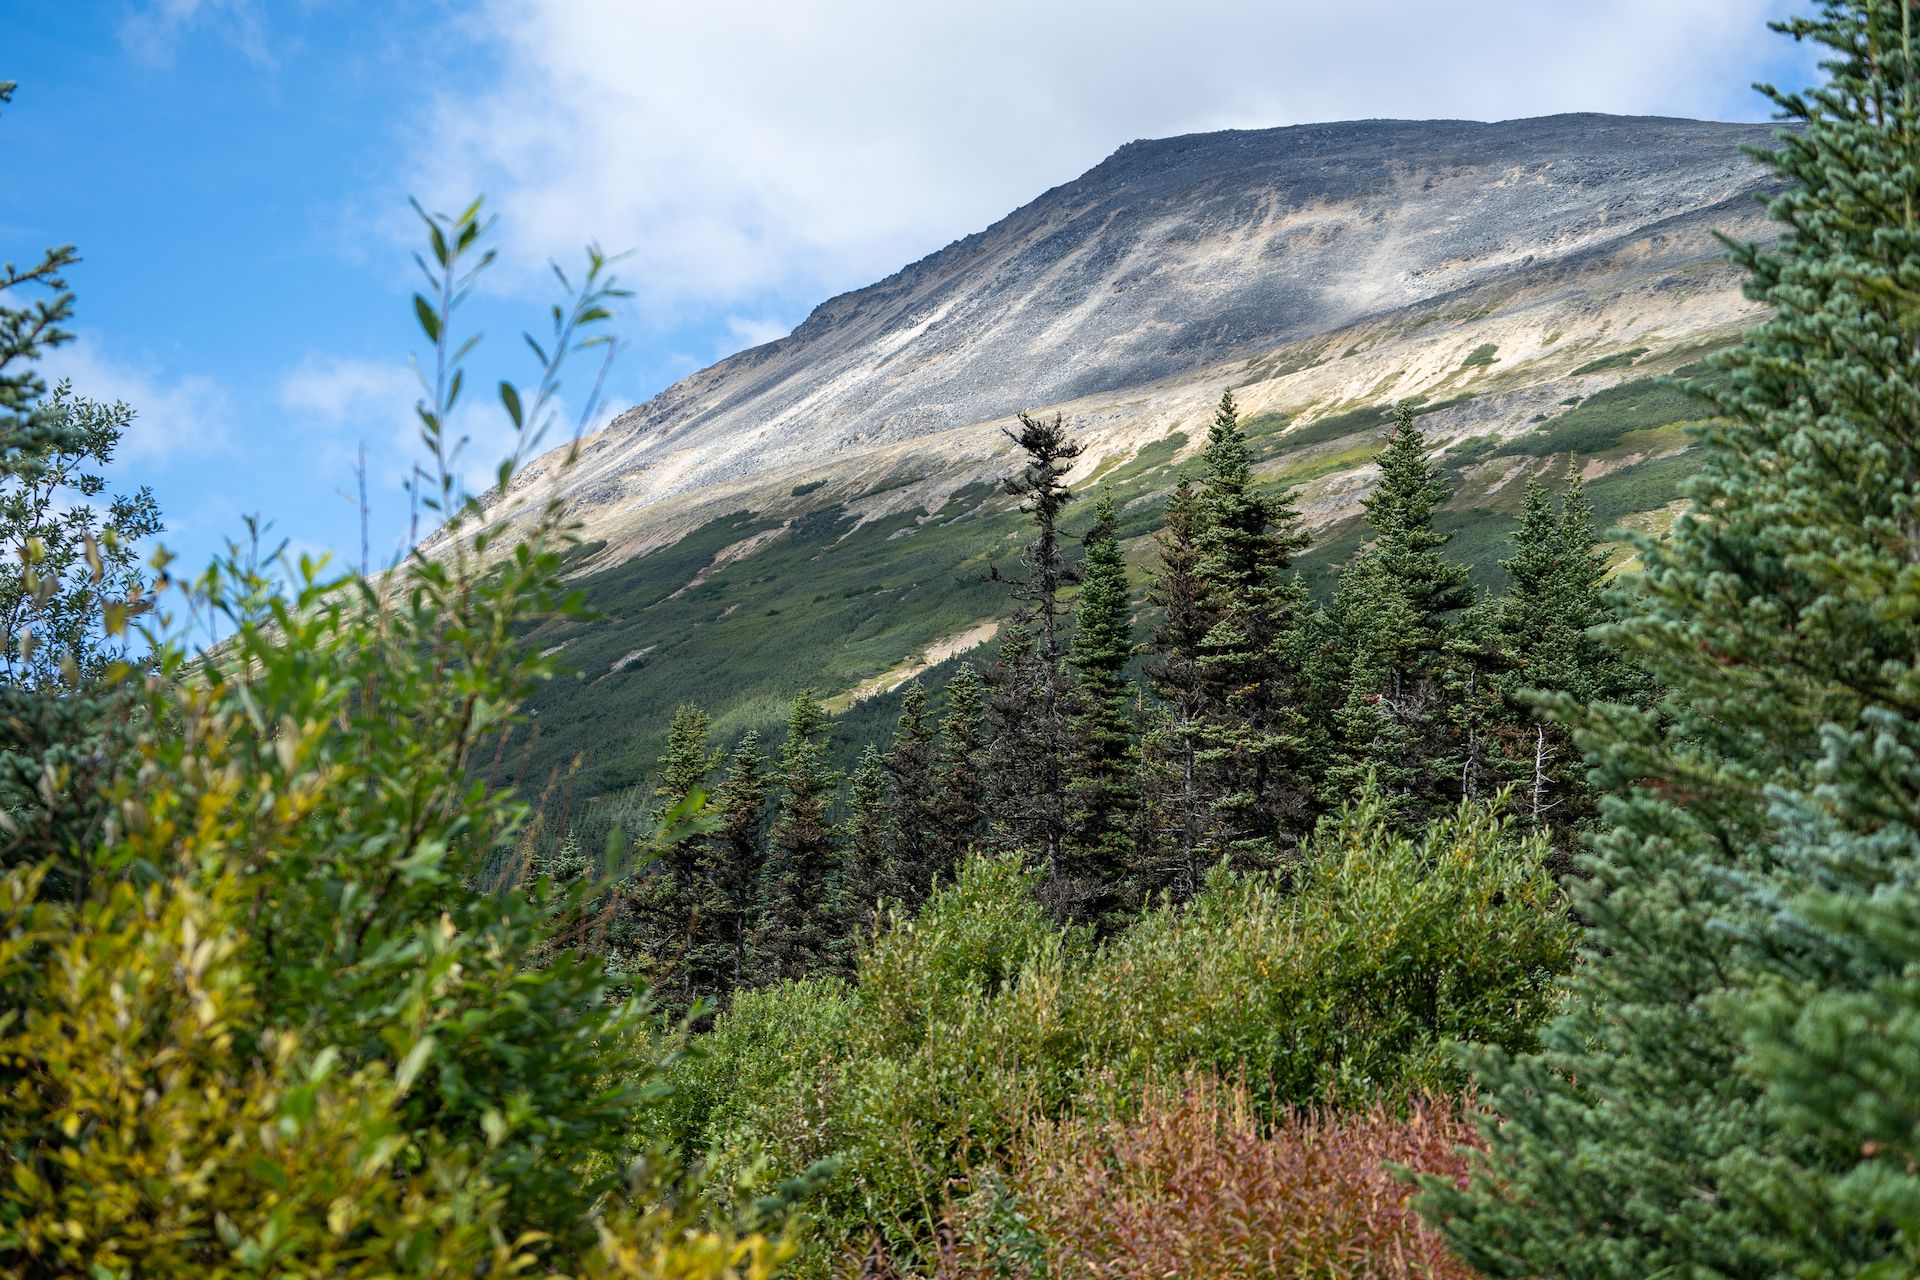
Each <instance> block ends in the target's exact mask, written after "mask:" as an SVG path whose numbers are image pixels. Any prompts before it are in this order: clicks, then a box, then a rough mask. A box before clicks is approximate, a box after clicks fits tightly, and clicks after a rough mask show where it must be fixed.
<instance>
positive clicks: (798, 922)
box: [749, 693, 837, 982]
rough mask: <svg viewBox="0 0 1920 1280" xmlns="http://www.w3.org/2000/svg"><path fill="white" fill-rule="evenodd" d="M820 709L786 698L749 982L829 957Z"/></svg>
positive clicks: (826, 777)
mask: <svg viewBox="0 0 1920 1280" xmlns="http://www.w3.org/2000/svg"><path fill="white" fill-rule="evenodd" d="M826 725H827V713H826V710H825V708H823V707H822V706H821V705H820V703H819V702H818V701H816V700H815V698H814V696H813V694H811V693H802V694H801V695H800V696H799V697H797V698H795V699H794V700H793V710H792V712H791V713H790V714H789V715H788V717H787V740H786V745H785V746H783V747H782V748H781V750H780V769H779V785H780V798H779V802H778V808H777V810H776V812H775V815H774V820H773V830H772V831H771V833H770V834H769V835H768V838H767V844H768V849H767V862H766V872H765V874H764V876H763V878H762V888H761V905H760V918H759V920H758V921H757V922H756V923H755V926H754V931H753V938H752V940H751V942H750V943H749V949H750V951H751V953H752V954H751V957H750V961H749V964H750V968H751V970H752V980H753V981H755V982H773V981H777V980H779V979H781V978H799V977H804V976H806V975H807V974H808V973H811V972H812V971H814V970H815V969H818V968H821V967H822V966H824V965H826V964H827V963H829V962H830V961H831V959H832V942H833V911H832V901H831V898H830V895H829V890H830V888H831V887H832V883H831V882H832V875H833V867H834V838H833V835H834V833H833V824H832V820H831V817H830V813H831V810H832V808H833V801H834V792H835V788H836V785H837V779H836V778H835V777H834V775H833V771H832V770H831V769H829V768H828V767H827V748H826V741H825V738H826Z"/></svg>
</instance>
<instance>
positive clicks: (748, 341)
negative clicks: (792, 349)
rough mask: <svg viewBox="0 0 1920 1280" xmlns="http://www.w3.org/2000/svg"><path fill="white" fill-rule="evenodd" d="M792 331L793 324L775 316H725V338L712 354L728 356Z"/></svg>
mask: <svg viewBox="0 0 1920 1280" xmlns="http://www.w3.org/2000/svg"><path fill="white" fill-rule="evenodd" d="M792 332H793V326H792V325H790V324H788V323H787V322H786V321H785V320H782V319H779V318H778V317H776V316H743V315H730V316H728V317H727V340H726V341H723V342H722V343H721V344H720V347H719V350H717V351H715V352H714V355H715V356H716V357H724V356H730V355H732V354H733V353H734V352H736V351H745V350H746V349H747V348H748V347H758V346H764V345H765V344H767V343H769V342H775V341H778V340H779V339H781V338H784V337H786V336H787V335H788V334H789V333H792Z"/></svg>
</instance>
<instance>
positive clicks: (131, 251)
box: [0, 0, 1809, 559]
mask: <svg viewBox="0 0 1920 1280" xmlns="http://www.w3.org/2000/svg"><path fill="white" fill-rule="evenodd" d="M1794 7H1795V6H1792V5H1788V4H1783V3H1776V2H1775V0H1582V3H1579V4H1574V3H1566V4H1561V3H1558V0H1554V2H1553V3H1543V2H1542V0H1524V2H1522V0H1481V2H1477V3H1476V2H1471V0H1460V2H1459V3H1456V4H1449V5H1434V4H1431V3H1430V2H1429V0H1350V2H1349V3H1347V4H1345V5H1342V6H1330V5H1326V4H1324V3H1323V2H1321V0H1184V2H1182V3H1178V4H1175V3H1144V2H1142V0H1104V2H1102V3H1094V2H1093V0H1057V2H1054V3H1049V2H1047V0H1020V2H1019V3H1015V2H1014V0H970V2H969V3H964V4H963V3H953V2H950V0H922V2H918V3H914V4H905V3H900V2H899V0H831V2H828V0H817V2H807V3H795V2H794V0H787V2H785V3H774V2H772V0H699V3H697V4H696V3H686V2H684V0H683V2H682V3H678V4H671V5H670V4H663V3H653V2H642V0H512V2H511V3H504V2H503V3H475V4H466V5H454V4H443V3H437V2H434V0H401V2H400V3H393V2H392V0H389V2H387V3H365V2H361V0H272V2H271V3H268V2H267V0H7V3H6V4H5V5H4V6H0V78H6V79H14V80H18V81H20V82H21V88H20V91H19V93H18V95H17V96H16V99H15V103H14V106H13V107H12V108H10V109H8V110H7V111H6V112H5V113H4V114H0V156H4V159H5V163H6V166H7V171H8V173H9V175H10V179H9V181H8V182H7V183H6V184H5V185H4V187H0V258H7V259H11V260H15V261H19V260H21V259H25V258H29V257H32V256H34V255H36V254H37V252H38V250H39V249H40V248H42V247H43V246H45V245H47V244H52V243H61V242H68V241H71V242H73V243H76V244H78V245H79V246H80V250H81V253H82V255H83V257H84V259H85V261H84V263H83V264H82V265H81V266H80V267H79V268H78V269H77V270H76V271H75V272H74V273H73V283H74V285H75V286H76V289H77V292H78V294H79V324H78V325H77V326H76V327H77V329H78V330H79V333H80V340H79V341H78V342H77V343H75V344H74V345H73V346H71V347H69V348H67V349H65V350H64V351H63V352H61V353H59V354H58V356H57V357H56V359H55V360H53V361H52V362H51V363H50V372H52V373H55V374H57V375H65V376H71V377H72V378H73V380H74V382H75V385H76V388H77V389H78V390H79V391H80V392H81V393H83V394H88V395H91V396H94V397H96V398H102V399H116V398H117V399H125V400H126V401H128V402H129V403H130V404H131V405H133V406H134V408H135V409H136V410H138V411H139V414H140V417H139V419H138V421H137V423H136V426H135V429H134V431H133V432H132V433H131V435H130V437H129V439H128V441H127V443H126V447H125V449H124V452H123V456H122V458H121V460H120V462H119V463H118V465H117V467H116V478H117V479H119V480H120V481H121V482H122V483H124V484H131V483H147V484H151V485H152V486H153V487H154V489H155V491H156V492H157V493H158V494H159V496H160V500H161V504H162V507H163V510H164V511H165V513H166V515H167V519H168V524H169V531H168V534H167V539H166V540H167V541H168V543H169V544H170V545H172V546H173V547H175V548H176V549H177V550H179V551H181V552H182V553H183V554H184V555H186V556H187V557H189V558H190V559H200V558H203V557H204V556H206V555H207V554H208V553H209V552H211V551H212V550H214V549H215V548H217V547H218V546H219V545H220V542H221V540H222V539H223V538H225V537H227V536H230V535H233V534H235V533H237V532H238V530H239V528H240V522H241V517H242V516H243V515H245V514H248V513H254V512H259V513H263V514H265V515H267V516H268V517H269V518H271V519H272V521H273V523H274V526H275V528H276V529H277V530H278V531H279V533H280V534H281V535H282V536H285V537H287V538H288V539H290V540H291V541H292V542H293V543H294V544H295V545H296V546H297V547H299V548H302V549H308V550H316V551H318V550H324V549H328V548H334V549H337V550H339V551H341V552H347V553H350V554H351V555H352V556H354V557H357V554H358V552H357V547H358V541H359V533H358V528H359V517H358V515H357V513H356V508H355V505H354V503H353V502H352V500H351V499H350V498H349V496H348V495H349V494H350V493H351V491H352V489H353V459H354V456H355V451H356V449H357V448H358V446H359V445H361V444H362V443H364V444H365V446H366V449H367V452H368V457H369V460H370V472H371V477H370V480H371V489H372V492H371V498H372V508H373V525H374V535H375V537H374V541H375V548H376V549H375V556H376V559H378V558H382V557H383V555H385V554H390V553H391V551H392V550H393V548H394V547H395V545H396V544H397V540H398V539H399V537H400V536H401V535H402V533H403V532H404V530H405V527H406V502H405V498H404V495H403V493H402V492H401V489H400V486H399V481H400V477H402V476H403V475H404V474H405V472H406V470H407V468H408V465H409V463H410V461H411V458H412V452H413V445H412V442H411V436H410V429H409V426H408V422H409V417H410V405H411V402H412V398H413V394H414V393H413V389H412V384H411V381H410V379H411V375H410V373H409V372H408V368H407V354H408V352H409V351H411V350H412V349H413V348H414V347H415V346H417V342H416V335H415V332H414V330H413V329H412V322H411V320H410V318H409V315H408V309H407V301H406V300H407V297H408V295H409V293H410V292H411V291H412V288H413V280H412V277H411V272H412V267H411V265H410V263H409V261H408V254H409V252H410V251H411V249H412V248H413V246H414V242H415V240H416V237H415V235H414V224H413V222H412V215H411V214H410V213H409V212H408V210H407V206H406V198H407V196H408V195H409V194H416V195H418V196H420V197H421V198H422V199H423V200H424V201H425V202H427V203H428V204H429V205H430V206H432V207H436V208H444V207H451V206H453V205H456V204H460V203H464V200H465V198H466V197H468V196H470V195H473V194H478V193H482V192H484V193H486V194H487V195H488V196H489V199H490V203H491V204H492V205H493V207H494V208H495V209H496V210H497V212H498V213H499V215H500V218H501V221H500V225H499V228H498V236H497V243H498V247H499V248H500V250H501V253H502V260H501V265H500V267H499V269H498V270H497V271H496V272H495V274H494V276H493V278H492V282H491V284H490V286H489V287H488V288H487V289H486V290H485V291H484V293H483V294H482V295H480V296H479V297H478V298H477V299H476V301H475V304H474V306H473V309H472V311H471V315H470V318H471V319H472V320H473V321H474V322H475V324H476V327H478V328H479V329H481V330H482V331H484V332H485V333H486V334H487V335H488V340H487V342H486V343H485V344H484V345H483V347H482V348H481V355H480V357H479V364H480V366H481V367H480V369H479V370H478V371H479V372H481V373H485V374H488V375H494V374H502V373H504V374H509V375H518V374H523V373H525V372H526V370H525V368H524V362H523V361H522V360H521V353H522V352H523V348H521V346H520V344H519V343H518V341H517V333H518V331H519V330H520V329H522V328H525V327H529V326H531V325H535V324H537V323H538V322H539V319H540V308H541V307H542V306H543V305H544V303H546V302H547V301H549V300H550V298H551V289H550V288H549V287H548V286H549V285H550V283H551V281H550V278H548V277H546V276H545V275H544V265H545V263H546V261H547V260H548V258H549V257H556V258H559V259H560V260H561V261H562V262H563V263H572V262H576V261H578V260H579V253H578V250H579V247H580V246H581V245H582V244H584V243H585V242H586V241H587V240H589V239H595V240H598V241H599V242H600V243H602V244H604V245H605V246H607V247H608V248H609V249H621V250H626V249H630V250H633V251H634V256H633V257H632V258H631V259H630V260H629V262H628V263H627V264H626V265H625V266H624V267H623V269H622V272H623V277H624V278H625V279H626V282H627V283H628V284H630V285H631V286H633V287H634V288H635V289H636V291H637V295H636V297H635V298H634V299H632V300H631V302H630V304H629V305H628V306H627V307H626V308H625V310H624V314H623V315H622V317H621V321H620V330H621V332H622V334H623V336H624V337H625V339H626V340H627V345H626V347H625V349H624V351H623V353H622V355H621V358H620V360H619V362H618V364H617V366H616V368H615V369H614V372H613V375H612V378H611V381H610V385H609V392H610V401H611V406H612V407H613V408H622V407H626V406H627V405H630V404H633V403H636V402H637V401H639V400H642V399H644V398H645V397H647V396H648V395H650V394H652V393H653V392H656V391H658V390H659V389H661V388H662V387H664V386H666V385H668V384H670V383H671V382H673V381H674V380H675V379H677V378H679V377H682V376H684V375H685V374H687V373H690V372H692V371H694V370H695V369H698V368H701V367H703V366H705V365H707V364H710V363H712V362H713V361H714V360H715V359H717V358H719V357H721V356H724V355H726V354H728V353H730V352H732V351H735V350H739V349H741V348H742V347H745V346H749V345H752V344H753V343H756V342H760V341H765V340H768V339H770V338H772V337H776V336H779V335H780V334H781V333H784V332H785V331H786V330H787V329H789V328H790V327H791V326H792V325H794V324H797V323H798V322H799V321H800V320H801V319H803V318H804V317H805V315H806V313H807V311H808V310H809V309H811V307H812V306H813V305H815V304H816V303H818V302H820V301H822V300H823V299H825V298H826V297H829V296H831V295H832V294H834V293H837V292H840V291H842V290H845V289H849V288H856V287H859V286H860V285H863V284H867V283H870V282H872V281H874V280H876V279H879V278H880V277H882V276H885V275H887V274H889V273H891V272H892V271H894V270H896V269H898V268H899V267H901V266H903V265H905V264H906V263H907V262H909V261H911V260H913V259H914V258H916V257H919V256H921V255H923V254H925V253H928V252H931V251H933V250H935V249H937V248H939V247H940V246H942V245H944V244H946V243H948V242H949V241H951V240H953V239H955V238H957V237H959V236H962V235H965V234H967V233H969V232H972V231H976V230H979V229H980V228H982V227H984V226H986V225H987V224H988V223H990V222H991V221H992V220H994V219H995V218H997V217H999V216H1001V215H1003V214H1005V213H1006V212H1008V211H1010V210H1011V209H1013V208H1015V207H1017V206H1018V205H1020V204H1022V203H1024V202H1025V201H1027V200H1029V199H1031V198H1032V197H1033V196H1035V195H1037V194H1039V192H1040V191H1042V190H1044V189H1045V188H1047V187H1049V186H1052V185H1054V184H1057V183H1059V182H1063V181H1066V180H1068V179H1070V178H1072V177H1074V176H1075V175H1076V174H1078V173H1080V172H1081V171H1083V170H1084V169H1086V168H1087V167H1089V166H1090V165H1092V164H1094V163H1096V162H1098V161H1099V160H1100V159H1101V158H1102V157H1103V156H1105V155H1106V154H1107V153H1109V152H1111V151H1112V150H1113V149H1114V148H1115V147H1117V146H1119V145H1120V144H1121V143H1124V142H1126V141H1129V140H1130V139H1133V138H1140V137H1161V136H1167V135H1171V134H1178V133H1185V132H1193V131H1198V130H1204V129H1214V128H1228V127H1257V126H1267V125H1278V124H1293V123H1301V122H1305V121H1313V120H1334V119H1350V118H1356V117H1379V116H1401V117H1457V118H1469V119H1502V118H1512V117H1517V116H1527V115H1541V114H1549V113H1554V112H1560V111H1574V110H1598V111H1612V112H1621V113H1649V114H1665V115H1689V116H1703V117H1711V118H1719V119H1749V120H1751V119H1764V118H1766V114H1767V108H1766V104H1765V103H1764V102H1763V101H1761V100H1760V99H1759V98H1758V97H1757V95H1754V94H1753V93H1752V92H1751V91H1750V90H1749V89H1748V88H1747V85H1748V84H1749V83H1750V82H1752V81H1754V80H1756V79H1765V80H1772V81H1776V82H1779V83H1786V84H1794V83H1803V82H1804V81H1805V80H1806V79H1807V77H1808V75H1809V70H1808V63H1807V58H1806V55H1805V54H1804V52H1803V51H1799V50H1796V49H1795V47H1794V46H1793V44H1792V43H1791V42H1790V41H1788V40H1786V39H1784V38H1782V37H1779V36H1772V35H1768V34H1766V33H1765V31H1764V24H1765V22H1766V20H1767V19H1768V18H1769V17H1775V16H1779V15H1780V14H1782V13H1784V12H1787V11H1791V10H1792V9H1793V8H1794ZM587 380H588V379H587V373H586V371H585V370H584V369H583V370H581V371H580V374H579V376H578V377H576V379H575V380H574V382H573V384H572V386H571V388H570V389H571V390H572V392H573V393H574V394H575V396H576V397H578V396H579V395H580V394H581V393H582V392H583V391H584V386H585V383H586V381H587ZM467 426H468V428H469V429H470V430H471V431H472V432H473V434H474V437H475V444H474V446H473V460H474V462H475V464H476V474H477V473H478V472H479V471H483V470H485V465H486V463H488V462H489V461H490V460H491V455H492V454H494V453H495V452H497V450H498V448H499V447H500V442H501V439H502V437H501V435H500V433H499V428H498V426H497V425H496V424H494V423H493V422H492V421H491V419H488V418H483V417H480V416H475V417H471V418H469V419H467Z"/></svg>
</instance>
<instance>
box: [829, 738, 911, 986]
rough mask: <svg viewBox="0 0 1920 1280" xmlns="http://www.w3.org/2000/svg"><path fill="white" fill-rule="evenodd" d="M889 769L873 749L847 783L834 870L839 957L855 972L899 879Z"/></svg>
mask: <svg viewBox="0 0 1920 1280" xmlns="http://www.w3.org/2000/svg"><path fill="white" fill-rule="evenodd" d="M889 789H890V783H889V778H888V769H887V764H886V762H885V761H884V760H882V759H881V757H880V753H879V752H878V751H877V750H875V749H874V748H873V747H872V746H868V747H867V749H866V750H865V751H863V752H861V754H860V762H859V764H857V765H855V766H854V770H853V775H852V776H851V777H850V778H849V779H848V782H847V816H846V819H845V821H844V822H842V823H841V827H840V861H839V865H838V866H837V867H836V868H835V870H834V881H833V915H834V927H835V955H836V959H837V960H838V962H839V965H840V967H841V968H842V969H843V970H848V971H851V969H852V967H853V960H854V957H855V956H857V955H858V954H859V951H860V948H861V947H862V946H863V945H865V943H866V941H867V939H868V938H869V937H870V936H872V933H873V920H874V909H875V907H876V906H877V905H878V904H879V902H880V900H881V899H882V898H883V897H887V896H890V893H889V886H890V885H892V884H893V883H894V882H895V881H896V880H897V879H898V877H897V876H895V875H894V874H893V869H892V867H891V866H890V859H891V856H892V853H891V850H892V847H893V844H894V840H893V835H894V832H893V824H892V822H891V821H890V820H889V814H888V809H889V805H888V799H889V795H888V792H889Z"/></svg>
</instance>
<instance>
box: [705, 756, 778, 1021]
mask: <svg viewBox="0 0 1920 1280" xmlns="http://www.w3.org/2000/svg"><path fill="white" fill-rule="evenodd" d="M767 790H768V784H767V762H766V757H764V756H763V755H761V753H760V735H759V734H758V733H755V732H753V731H751V730H749V731H748V732H747V733H746V734H745V735H744V736H743V737H742V738H741V739H740V745H739V746H737V747H735V748H734V750H733V754H732V756H730V757H729V758H728V760H727V775H726V779H725V781H723V782H722V783H721V784H720V789H719V790H718V791H717V792H716V793H715V795H714V800H713V806H712V810H713V817H714V829H713V832H712V834H711V835H710V836H709V837H708V838H707V839H706V840H705V841H704V842H703V843H702V845H701V863H700V871H701V879H702V882H703V884H704V886H705V889H706V918H705V920H704V922H703V923H702V925H701V927H700V928H699V929H698V930H697V931H696V935H695V936H696V937H697V938H698V939H699V945H698V946H697V948H696V951H695V955H694V957H693V966H692V967H693V969H694V974H695V981H696V984H697V987H698V990H697V992H696V994H699V995H703V996H707V997H709V998H715V999H717V998H719V997H721V996H723V995H724V994H725V993H727V992H729V991H732V990H734V989H735V988H738V987H739V986H741V985H742V984H743V983H745V982H746V980H747V958H748V942H749V940H750V938H751V937H752V934H753V927H754V923H755V912H756V907H757V904H758V899H759V893H760V878H761V873H762V869H763V867H764V866H765V864H766V828H767Z"/></svg>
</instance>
